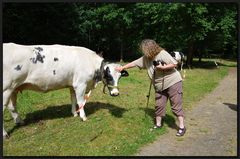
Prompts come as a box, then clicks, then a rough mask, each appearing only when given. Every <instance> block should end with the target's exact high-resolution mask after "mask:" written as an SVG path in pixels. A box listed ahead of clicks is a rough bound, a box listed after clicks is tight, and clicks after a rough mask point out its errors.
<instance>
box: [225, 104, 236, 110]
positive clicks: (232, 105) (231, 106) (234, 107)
mask: <svg viewBox="0 0 240 159" xmlns="http://www.w3.org/2000/svg"><path fill="white" fill-rule="evenodd" d="M223 104H224V105H227V106H228V107H229V108H230V109H232V110H234V111H237V105H236V104H231V103H223Z"/></svg>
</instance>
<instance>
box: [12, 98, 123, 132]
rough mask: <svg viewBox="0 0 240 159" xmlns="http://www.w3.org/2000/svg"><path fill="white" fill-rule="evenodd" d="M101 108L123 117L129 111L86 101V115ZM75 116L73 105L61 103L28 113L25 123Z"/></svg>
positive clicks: (15, 127) (17, 126)
mask: <svg viewBox="0 0 240 159" xmlns="http://www.w3.org/2000/svg"><path fill="white" fill-rule="evenodd" d="M100 109H107V110H109V112H110V113H111V114H112V115H113V116H115V117H118V118H121V117H122V115H123V113H124V112H126V111H127V109H124V108H120V107H118V106H115V105H112V104H106V103H100V102H89V103H86V105H85V107H84V110H85V114H86V116H88V115H91V114H94V113H95V112H96V111H98V110H100ZM69 117H73V115H72V113H71V105H70V104H65V105H59V106H49V107H47V108H46V109H42V110H37V111H34V112H32V113H29V114H27V115H26V118H25V119H24V123H25V124H24V125H23V126H26V125H29V124H33V123H38V124H41V121H42V120H51V119H58V118H69ZM19 127H20V126H19V125H15V126H14V127H13V128H12V129H11V130H10V131H9V132H8V133H9V134H11V133H12V132H13V131H14V130H16V129H18V128H19Z"/></svg>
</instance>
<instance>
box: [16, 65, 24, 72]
mask: <svg viewBox="0 0 240 159" xmlns="http://www.w3.org/2000/svg"><path fill="white" fill-rule="evenodd" d="M14 69H15V70H17V71H20V70H21V69H22V66H20V65H17V66H16V67H15V68H14Z"/></svg>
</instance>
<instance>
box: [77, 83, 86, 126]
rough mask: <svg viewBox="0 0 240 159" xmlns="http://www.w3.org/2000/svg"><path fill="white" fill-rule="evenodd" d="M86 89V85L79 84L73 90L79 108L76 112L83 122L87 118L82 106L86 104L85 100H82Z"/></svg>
mask: <svg viewBox="0 0 240 159" xmlns="http://www.w3.org/2000/svg"><path fill="white" fill-rule="evenodd" d="M86 87H87V84H79V85H78V86H77V87H75V88H74V90H75V93H76V98H77V104H78V107H79V109H78V110H77V112H79V114H80V118H81V119H82V120H83V121H86V120H87V117H86V115H85V112H84V106H85V104H86V99H85V98H84V95H85V91H86Z"/></svg>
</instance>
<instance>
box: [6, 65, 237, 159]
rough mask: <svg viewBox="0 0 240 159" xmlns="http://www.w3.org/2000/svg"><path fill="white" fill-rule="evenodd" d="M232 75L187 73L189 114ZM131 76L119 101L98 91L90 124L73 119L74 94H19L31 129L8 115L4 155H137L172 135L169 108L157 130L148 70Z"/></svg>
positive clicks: (124, 81) (211, 71)
mask: <svg viewBox="0 0 240 159" xmlns="http://www.w3.org/2000/svg"><path fill="white" fill-rule="evenodd" d="M223 62H224V63H228V62H227V61H223ZM233 64H235V65H233V66H236V63H233ZM230 65H232V63H231V64H230ZM227 71H228V66H226V65H223V66H220V68H218V69H207V68H204V69H202V68H194V69H192V70H187V72H186V74H187V75H186V79H185V80H184V83H183V89H184V94H183V98H184V109H185V110H191V109H192V108H193V107H194V104H195V103H196V102H197V101H199V100H200V99H201V98H203V97H204V96H205V95H206V94H208V93H209V92H211V91H212V90H213V89H214V88H215V87H216V86H217V84H218V82H219V81H220V80H221V79H222V78H223V77H224V76H225V75H226V74H227ZM128 72H129V74H130V76H129V77H127V78H122V79H121V80H120V84H119V87H120V93H121V95H120V96H118V97H111V96H109V95H108V94H103V93H102V88H103V85H102V84H99V85H98V86H97V88H96V89H95V90H94V91H93V92H92V94H91V97H90V99H89V101H88V103H87V104H86V106H85V112H86V115H87V117H88V120H87V121H86V122H82V121H80V118H79V117H77V118H74V117H73V116H72V114H71V104H70V103H71V102H70V94H69V90H68V89H63V90H58V91H53V92H49V93H46V94H43V93H36V92H32V91H23V92H22V94H21V93H20V94H18V101H17V103H18V107H17V108H18V111H19V113H20V115H21V117H22V119H24V120H25V122H26V125H25V126H21V127H17V126H15V124H14V123H13V120H12V118H11V116H10V113H9V112H8V111H7V110H6V111H5V115H4V122H5V128H6V130H7V131H8V132H9V133H10V138H9V139H7V140H5V141H4V142H3V155H4V156H49V155H51V156H120V155H121V156H128V155H134V153H136V152H137V150H138V149H139V148H140V147H141V146H143V145H145V144H147V143H151V142H153V141H154V140H155V139H156V138H157V137H158V136H160V135H162V134H164V133H167V129H166V127H168V126H173V125H174V123H175V119H176V118H175V116H173V114H172V113H171V110H170V106H169V105H168V109H167V115H166V120H165V122H166V124H164V127H163V129H161V130H158V131H151V130H150V127H152V126H153V121H154V105H155V104H154V91H153V90H152V92H151V97H150V103H149V107H148V108H146V101H147V98H146V95H147V92H148V89H149V83H150V81H149V79H148V77H147V74H146V70H139V69H137V68H133V69H131V70H128Z"/></svg>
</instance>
